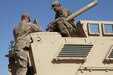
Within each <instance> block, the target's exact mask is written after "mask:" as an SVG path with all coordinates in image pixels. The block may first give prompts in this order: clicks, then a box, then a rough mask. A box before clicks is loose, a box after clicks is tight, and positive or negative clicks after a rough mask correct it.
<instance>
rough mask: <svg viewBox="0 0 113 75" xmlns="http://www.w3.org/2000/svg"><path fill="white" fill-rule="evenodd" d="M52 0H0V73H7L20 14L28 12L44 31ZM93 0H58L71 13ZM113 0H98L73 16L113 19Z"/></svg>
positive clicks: (49, 15)
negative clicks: (95, 4) (15, 28)
mask: <svg viewBox="0 0 113 75" xmlns="http://www.w3.org/2000/svg"><path fill="white" fill-rule="evenodd" d="M53 1H54V0H0V35H1V39H0V75H9V74H8V59H7V58H6V57H5V54H7V53H8V51H9V50H8V47H9V43H10V41H11V40H13V34H12V30H13V28H14V27H15V26H16V25H17V24H18V23H19V22H20V20H21V14H22V13H23V12H29V13H30V15H31V21H33V19H34V18H36V19H37V20H38V22H39V24H40V26H41V27H42V29H43V31H45V29H46V26H47V25H48V23H49V22H51V21H52V20H53V19H54V14H55V13H54V12H53V10H51V3H52V2H53ZM91 1H93V0H59V2H60V3H61V5H62V7H65V8H68V9H69V10H70V11H71V12H72V13H73V12H75V11H77V10H79V9H80V8H82V7H84V6H85V5H87V4H89V3H90V2H91ZM112 5H113V0H99V3H98V5H97V6H95V7H93V8H92V9H90V10H88V11H86V12H85V13H83V14H81V15H80V16H78V17H76V18H75V21H76V22H78V21H79V20H98V21H113V6H112Z"/></svg>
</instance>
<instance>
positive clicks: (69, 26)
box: [47, 1, 75, 37]
mask: <svg viewBox="0 0 113 75" xmlns="http://www.w3.org/2000/svg"><path fill="white" fill-rule="evenodd" d="M52 9H53V10H54V11H55V12H56V15H55V21H53V22H51V23H50V24H49V25H48V27H47V29H51V30H50V31H53V32H54V31H57V32H60V33H61V35H62V36H64V37H71V32H73V31H74V30H75V24H74V19H72V20H70V21H68V22H67V21H66V20H65V18H67V17H68V16H70V15H71V13H70V11H69V10H68V9H66V8H62V7H61V4H60V3H59V2H58V1H55V2H53V3H52Z"/></svg>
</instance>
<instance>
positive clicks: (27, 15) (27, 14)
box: [21, 12, 30, 22]
mask: <svg viewBox="0 0 113 75" xmlns="http://www.w3.org/2000/svg"><path fill="white" fill-rule="evenodd" d="M25 16H26V17H28V18H29V22H30V14H29V13H27V12H25V13H23V14H22V16H21V19H23V17H25Z"/></svg>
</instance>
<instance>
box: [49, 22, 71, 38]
mask: <svg viewBox="0 0 113 75" xmlns="http://www.w3.org/2000/svg"><path fill="white" fill-rule="evenodd" d="M51 30H52V31H53V32H59V33H60V34H61V35H62V36H63V37H71V32H72V31H73V26H72V25H71V24H70V23H68V22H66V21H57V22H55V23H52V29H51Z"/></svg>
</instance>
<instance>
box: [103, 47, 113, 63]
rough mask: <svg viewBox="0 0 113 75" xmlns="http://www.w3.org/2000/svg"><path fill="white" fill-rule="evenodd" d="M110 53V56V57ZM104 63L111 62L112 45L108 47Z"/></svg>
mask: <svg viewBox="0 0 113 75" xmlns="http://www.w3.org/2000/svg"><path fill="white" fill-rule="evenodd" d="M111 55H112V57H110V56H111ZM103 62H104V63H108V62H109V63H113V45H112V46H111V47H110V49H109V51H108V53H107V55H106V56H105V58H104V61H103Z"/></svg>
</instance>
